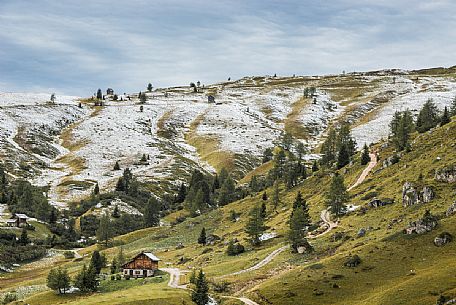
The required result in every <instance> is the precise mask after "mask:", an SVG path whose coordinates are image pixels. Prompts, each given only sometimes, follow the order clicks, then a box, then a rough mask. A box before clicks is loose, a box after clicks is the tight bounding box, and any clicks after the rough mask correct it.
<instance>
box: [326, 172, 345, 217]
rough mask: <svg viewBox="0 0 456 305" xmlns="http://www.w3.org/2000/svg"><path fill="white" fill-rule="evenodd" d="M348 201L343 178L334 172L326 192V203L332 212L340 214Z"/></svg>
mask: <svg viewBox="0 0 456 305" xmlns="http://www.w3.org/2000/svg"><path fill="white" fill-rule="evenodd" d="M347 202H348V193H347V189H346V188H345V184H344V178H343V177H342V176H341V175H339V174H338V173H336V174H334V176H333V178H332V180H331V185H330V188H329V191H328V193H327V194H326V203H327V205H328V206H329V208H330V210H331V212H332V213H334V214H335V215H337V216H338V215H341V214H342V213H343V211H344V208H345V203H347Z"/></svg>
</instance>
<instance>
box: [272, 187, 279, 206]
mask: <svg viewBox="0 0 456 305" xmlns="http://www.w3.org/2000/svg"><path fill="white" fill-rule="evenodd" d="M279 203H280V190H279V180H276V181H275V182H274V193H273V197H272V205H273V207H274V211H275V210H277V206H278V205H279Z"/></svg>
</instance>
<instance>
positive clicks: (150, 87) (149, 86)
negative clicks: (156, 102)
mask: <svg viewBox="0 0 456 305" xmlns="http://www.w3.org/2000/svg"><path fill="white" fill-rule="evenodd" d="M152 88H153V87H152V84H151V83H149V84H148V85H147V91H149V92H152Z"/></svg>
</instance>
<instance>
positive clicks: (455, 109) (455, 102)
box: [450, 96, 456, 116]
mask: <svg viewBox="0 0 456 305" xmlns="http://www.w3.org/2000/svg"><path fill="white" fill-rule="evenodd" d="M450 115H451V116H455V115H456V96H455V97H454V99H453V102H452V103H451V107H450Z"/></svg>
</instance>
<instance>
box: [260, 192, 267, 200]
mask: <svg viewBox="0 0 456 305" xmlns="http://www.w3.org/2000/svg"><path fill="white" fill-rule="evenodd" d="M261 199H263V200H264V201H266V200H268V194H267V193H266V192H263V195H262V196H261Z"/></svg>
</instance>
